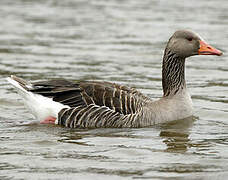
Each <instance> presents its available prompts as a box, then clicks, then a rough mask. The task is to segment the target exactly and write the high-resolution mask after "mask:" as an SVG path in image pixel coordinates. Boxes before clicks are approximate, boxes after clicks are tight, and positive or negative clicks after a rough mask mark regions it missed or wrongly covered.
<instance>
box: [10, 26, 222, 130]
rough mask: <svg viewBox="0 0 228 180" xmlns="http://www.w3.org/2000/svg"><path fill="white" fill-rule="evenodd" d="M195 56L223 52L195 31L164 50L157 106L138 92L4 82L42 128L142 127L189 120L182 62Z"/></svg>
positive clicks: (98, 85) (96, 85) (99, 85)
mask: <svg viewBox="0 0 228 180" xmlns="http://www.w3.org/2000/svg"><path fill="white" fill-rule="evenodd" d="M194 55H218V56H220V55H222V52H221V51H219V50H217V49H215V48H214V47H212V46H210V45H208V44H207V43H206V42H205V41H203V40H202V39H201V38H200V37H199V36H198V35H197V34H195V33H194V32H191V31H187V30H179V31H176V32H175V33H174V34H173V35H172V37H171V38H170V39H169V41H168V43H167V46H166V49H165V51H164V57H163V64H162V86H163V97H161V98H160V99H159V100H156V101H153V100H151V99H150V98H149V97H147V96H145V95H143V94H142V93H141V92H139V91H137V90H136V89H133V88H129V87H127V86H123V85H118V84H114V83H109V82H96V81H91V82H90V81H82V82H72V81H68V80H63V79H62V80H50V81H41V82H36V83H29V82H26V81H25V80H23V79H21V78H18V77H16V76H11V77H8V78H7V79H8V81H9V82H10V83H11V84H12V85H13V86H14V87H15V88H16V90H17V91H18V93H19V94H20V95H21V96H22V97H23V99H24V103H25V105H26V106H27V108H28V109H29V110H30V111H31V113H32V114H33V115H34V116H35V117H36V118H37V119H38V120H40V121H41V123H44V124H58V125H62V126H65V127H70V128H95V127H119V128H120V127H146V126H151V125H154V124H158V123H165V122H169V121H173V120H178V119H184V118H186V117H189V116H192V115H193V108H192V101H191V97H190V95H189V93H188V90H187V87H186V82H185V59H186V58H188V57H190V56H194Z"/></svg>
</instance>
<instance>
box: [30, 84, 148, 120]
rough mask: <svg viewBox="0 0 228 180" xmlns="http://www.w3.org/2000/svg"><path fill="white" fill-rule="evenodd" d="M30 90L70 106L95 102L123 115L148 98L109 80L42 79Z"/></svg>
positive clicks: (132, 111) (134, 109) (131, 111)
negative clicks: (73, 80) (72, 80)
mask: <svg viewBox="0 0 228 180" xmlns="http://www.w3.org/2000/svg"><path fill="white" fill-rule="evenodd" d="M30 91H32V92H34V93H37V94H40V95H43V96H46V97H51V98H53V100H54V101H57V102H60V103H62V104H64V105H68V106H70V107H71V108H76V107H79V106H82V107H86V106H89V105H90V104H95V105H97V106H100V107H101V106H104V107H107V108H109V109H111V110H113V111H114V112H118V113H121V114H123V115H127V114H132V113H135V112H136V111H137V110H138V109H139V108H140V106H141V105H142V104H143V102H144V101H145V100H146V99H148V98H147V97H146V96H144V95H143V94H142V93H140V92H139V91H137V90H135V89H134V88H129V87H127V86H123V85H118V84H114V83H109V82H93V81H91V82H89V81H83V82H76V83H75V82H71V81H67V80H51V81H42V82H36V83H33V87H32V89H31V90H30Z"/></svg>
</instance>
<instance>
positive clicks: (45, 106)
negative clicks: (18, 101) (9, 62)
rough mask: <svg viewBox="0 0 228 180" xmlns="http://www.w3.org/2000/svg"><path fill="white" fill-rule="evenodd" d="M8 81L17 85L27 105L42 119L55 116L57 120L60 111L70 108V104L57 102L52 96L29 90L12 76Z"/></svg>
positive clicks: (37, 117) (36, 116) (16, 87)
mask: <svg viewBox="0 0 228 180" xmlns="http://www.w3.org/2000/svg"><path fill="white" fill-rule="evenodd" d="M7 81H8V82H9V83H10V84H12V85H13V86H14V87H15V89H16V90H17V92H18V94H19V95H21V97H22V98H23V101H24V104H25V106H26V107H27V108H28V109H29V110H30V112H31V113H32V114H33V115H34V116H35V118H36V119H38V120H40V121H41V120H44V119H45V118H47V117H49V116H53V117H55V118H56V121H57V118H58V113H59V111H60V110H61V109H63V108H69V106H66V105H63V104H61V103H58V102H55V101H53V100H52V99H51V98H48V97H44V96H42V95H39V94H34V93H32V92H30V91H27V90H26V89H24V88H23V87H22V86H21V85H20V84H19V83H18V82H17V81H15V80H14V79H12V78H10V77H8V78H7Z"/></svg>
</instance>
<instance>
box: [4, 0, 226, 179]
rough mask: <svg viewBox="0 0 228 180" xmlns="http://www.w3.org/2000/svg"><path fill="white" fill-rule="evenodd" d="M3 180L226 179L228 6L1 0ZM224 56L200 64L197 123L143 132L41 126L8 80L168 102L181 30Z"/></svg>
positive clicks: (189, 71)
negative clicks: (80, 86) (69, 83)
mask: <svg viewBox="0 0 228 180" xmlns="http://www.w3.org/2000/svg"><path fill="white" fill-rule="evenodd" d="M0 19H1V21H0V22H1V25H0V74H1V79H0V84H1V87H0V108H1V109H0V110H1V114H0V179H3V180H4V179H102V178H106V179H118V180H119V179H170V180H171V179H172V180H173V179H213V180H214V179H225V178H226V177H227V176H228V122H227V120H228V56H227V50H228V49H227V46H228V31H227V29H228V2H227V1H226V0H218V1H212V0H201V1H198V0H191V1H181V0H176V1H175V2H174V1H168V0H161V1H156V0H154V1H149V0H144V1H136V0H110V1H105V0H96V1H86V0H75V1H74V0H61V1H58V0H36V1H29V0H17V1H14V0H1V1H0ZM183 28H188V29H192V30H194V31H196V32H198V33H199V34H200V35H201V36H202V37H204V39H206V40H207V41H208V42H209V43H210V44H211V45H213V46H215V47H217V48H220V49H221V50H222V51H223V52H224V56H221V57H214V56H213V57H208V56H205V57H192V58H189V60H188V62H187V63H186V66H187V67H186V76H187V77H186V78H187V80H188V81H187V82H188V87H189V89H190V91H191V94H192V98H193V103H194V107H195V113H194V117H193V118H189V119H186V120H185V121H177V122H173V123H170V124H164V125H159V126H155V127H151V128H140V129H91V130H75V129H74V130H73V129H67V128H63V127H59V126H52V125H40V124H39V122H37V121H36V120H34V119H33V118H32V116H31V115H30V114H29V113H28V112H27V110H26V109H25V108H24V106H23V104H22V101H21V99H20V98H19V96H17V95H16V93H15V92H14V91H13V89H12V87H11V86H10V85H9V84H8V83H7V82H6V81H5V79H4V78H5V77H7V76H9V75H11V74H15V75H18V76H20V77H23V78H25V79H27V80H29V79H31V80H38V79H45V78H47V79H51V78H58V77H64V78H69V79H72V80H73V79H77V80H88V79H90V80H105V81H111V82H116V83H121V84H125V85H129V86H132V87H136V88H138V89H140V90H141V91H142V92H143V93H145V94H147V95H148V96H150V97H152V98H158V97H160V96H161V95H162V89H161V59H162V54H163V50H164V47H165V44H166V42H167V40H168V38H169V37H170V36H171V34H172V33H173V32H174V31H175V30H177V29H183Z"/></svg>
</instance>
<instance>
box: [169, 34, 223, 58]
mask: <svg viewBox="0 0 228 180" xmlns="http://www.w3.org/2000/svg"><path fill="white" fill-rule="evenodd" d="M166 48H167V49H169V50H170V51H171V52H172V53H175V54H176V55H177V56H179V57H181V58H187V57H190V56H194V55H217V56H221V55H222V52H221V51H219V50H217V49H216V48H214V47H212V46H210V45H209V44H207V43H206V42H205V41H204V40H203V39H202V38H201V37H200V36H199V35H197V34H196V33H194V32H192V31H188V30H178V31H176V32H175V33H174V34H173V35H172V37H171V38H170V39H169V42H168V44H167V47H166Z"/></svg>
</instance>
